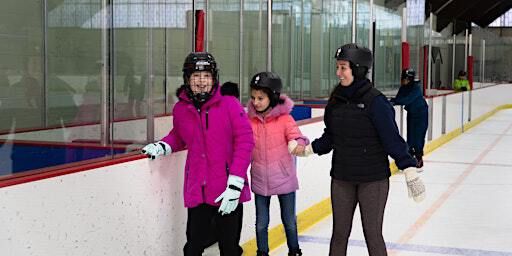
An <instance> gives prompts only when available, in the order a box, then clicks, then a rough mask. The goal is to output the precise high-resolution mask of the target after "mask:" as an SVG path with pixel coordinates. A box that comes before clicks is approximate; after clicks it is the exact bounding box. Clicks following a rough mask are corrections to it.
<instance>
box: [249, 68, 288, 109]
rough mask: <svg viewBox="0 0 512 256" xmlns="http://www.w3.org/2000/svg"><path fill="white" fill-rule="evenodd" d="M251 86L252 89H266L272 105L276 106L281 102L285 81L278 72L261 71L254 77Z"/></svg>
mask: <svg viewBox="0 0 512 256" xmlns="http://www.w3.org/2000/svg"><path fill="white" fill-rule="evenodd" d="M250 86H251V89H255V90H263V91H265V93H266V94H267V95H268V97H269V98H270V106H271V107H275V106H276V105H277V103H279V96H280V95H281V89H282V88H283V83H282V82H281V78H280V77H279V76H278V75H277V74H276V73H273V72H260V73H258V74H256V75H254V76H253V77H252V79H251V83H250Z"/></svg>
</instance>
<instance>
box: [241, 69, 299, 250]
mask: <svg viewBox="0 0 512 256" xmlns="http://www.w3.org/2000/svg"><path fill="white" fill-rule="evenodd" d="M250 86H251V99H250V100H249V102H248V103H247V111H248V114H249V118H250V121H251V126H252V130H253V133H254V138H255V143H256V146H255V147H254V150H253V152H252V162H251V188H252V191H253V192H254V198H255V204H256V243H257V246H258V250H257V255H258V256H259V255H268V253H269V248H268V225H269V207H270V198H271V197H272V196H273V195H277V198H278V199H279V205H280V207H281V220H282V222H283V225H284V230H285V233H286V239H287V244H288V249H289V253H288V255H302V252H301V250H300V248H299V241H298V235H297V221H296V216H295V191H296V190H297V189H298V188H299V183H298V180H297V173H296V166H295V161H294V156H292V155H291V154H290V153H292V154H302V153H303V151H304V148H305V145H306V144H307V143H309V141H308V139H307V138H306V137H304V136H302V133H301V132H300V129H299V127H298V126H297V124H296V123H295V120H294V119H293V117H292V116H291V115H290V112H291V111H292V108H293V101H292V100H291V99H290V98H289V97H287V96H286V95H283V94H281V88H282V87H283V86H282V82H281V78H279V76H278V75H277V74H275V73H272V72H261V73H258V74H256V75H254V76H253V78H252V79H251V82H250ZM289 141H296V145H295V146H294V148H293V150H292V152H289V151H288V143H289Z"/></svg>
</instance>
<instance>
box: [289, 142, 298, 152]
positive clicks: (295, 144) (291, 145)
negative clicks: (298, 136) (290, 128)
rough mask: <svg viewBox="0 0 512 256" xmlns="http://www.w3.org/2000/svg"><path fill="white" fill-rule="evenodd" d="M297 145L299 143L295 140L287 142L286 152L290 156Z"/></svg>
mask: <svg viewBox="0 0 512 256" xmlns="http://www.w3.org/2000/svg"><path fill="white" fill-rule="evenodd" d="M297 145H299V143H298V142H297V141H296V140H290V141H288V152H290V154H291V153H292V152H293V150H294V149H295V148H296V147H297Z"/></svg>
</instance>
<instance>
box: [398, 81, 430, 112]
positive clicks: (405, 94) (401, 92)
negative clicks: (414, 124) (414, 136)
mask: <svg viewBox="0 0 512 256" xmlns="http://www.w3.org/2000/svg"><path fill="white" fill-rule="evenodd" d="M390 101H391V103H393V104H394V105H403V106H404V108H405V110H406V111H407V114H408V115H413V116H415V115H424V114H425V112H426V111H428V105H427V102H426V101H425V99H424V98H423V92H422V90H421V86H420V82H419V81H413V82H410V83H409V84H407V85H403V86H400V89H398V93H397V94H396V97H395V98H393V99H391V100H390ZM427 113H428V112H427Z"/></svg>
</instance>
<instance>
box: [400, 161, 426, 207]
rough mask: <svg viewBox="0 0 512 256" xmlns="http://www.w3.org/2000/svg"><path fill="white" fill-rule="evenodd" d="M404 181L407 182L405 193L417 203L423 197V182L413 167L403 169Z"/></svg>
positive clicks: (424, 191)
mask: <svg viewBox="0 0 512 256" xmlns="http://www.w3.org/2000/svg"><path fill="white" fill-rule="evenodd" d="M404 176H405V183H406V184H407V194H408V196H409V197H412V198H413V199H414V201H415V202H417V203H419V202H421V201H423V199H425V193H426V190H425V184H423V181H422V180H421V178H420V176H418V173H417V170H416V168H415V167H409V168H407V169H405V170H404Z"/></svg>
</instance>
